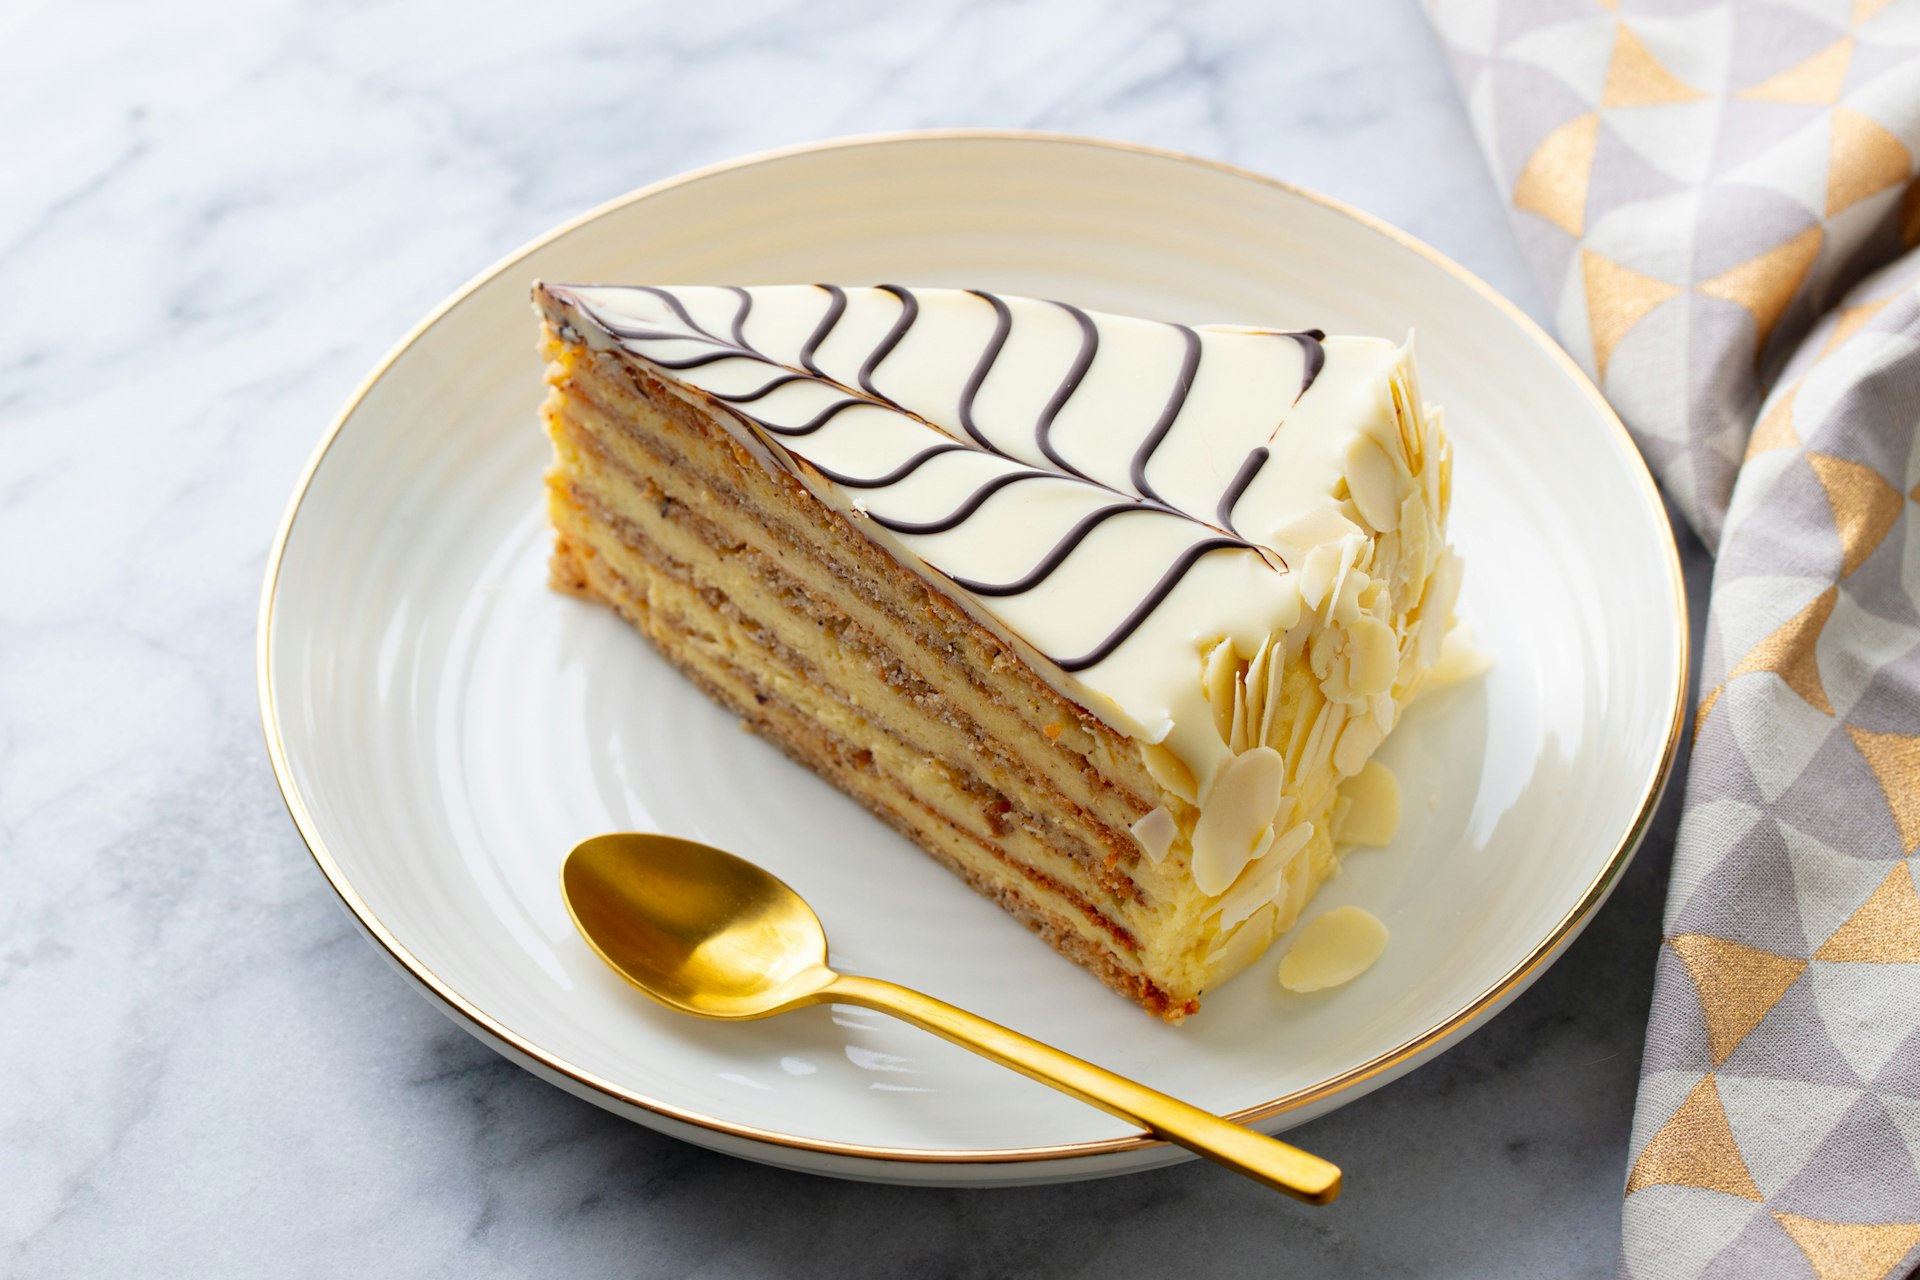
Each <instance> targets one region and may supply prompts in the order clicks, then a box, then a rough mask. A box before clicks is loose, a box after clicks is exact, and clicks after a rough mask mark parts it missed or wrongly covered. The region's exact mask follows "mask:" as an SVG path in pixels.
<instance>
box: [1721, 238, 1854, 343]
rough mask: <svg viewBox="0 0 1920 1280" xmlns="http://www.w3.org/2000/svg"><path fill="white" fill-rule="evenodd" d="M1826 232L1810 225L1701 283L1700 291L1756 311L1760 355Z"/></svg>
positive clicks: (1815, 255)
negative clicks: (1782, 241)
mask: <svg viewBox="0 0 1920 1280" xmlns="http://www.w3.org/2000/svg"><path fill="white" fill-rule="evenodd" d="M1823 234H1824V233H1823V232H1822V230H1821V228H1819V227H1818V226H1812V227H1808V228H1807V229H1806V230H1805V231H1802V232H1801V233H1800V234H1799V235H1797V236H1795V237H1794V238H1793V239H1791V240H1788V241H1786V242H1785V243H1784V244H1777V245H1775V246H1774V247H1773V248H1771V249H1769V250H1767V251H1766V252H1765V253H1762V254H1759V255H1757V256H1755V257H1752V258H1749V259H1747V260H1746V261H1745V262H1743V263H1741V264H1740V265H1738V266H1736V267H1733V268H1731V269H1729V270H1726V271H1722V272H1721V273H1720V274H1719V275H1717V276H1715V277H1713V278H1712V279H1711V280H1707V281H1705V282H1703V283H1702V284H1701V285H1700V292H1702V293H1704V294H1706V295H1708V296H1709V297H1714V298H1721V299H1724V300H1725V301H1727V302H1733V303H1738V304H1739V305H1740V306H1743V307H1745V308H1746V309H1747V310H1749V311H1751V312H1752V313H1753V320H1754V323H1755V324H1756V325H1757V326H1759V330H1760V336H1759V341H1758V344H1757V347H1756V351H1755V355H1756V357H1757V355H1758V353H1759V350H1762V349H1764V348H1765V347H1766V345H1767V339H1768V338H1769V337H1770V336H1771V335H1772V334H1773V326H1775V325H1776V324H1779V323H1780V317H1781V316H1783V315H1785V314H1786V310H1787V304H1788V303H1789V302H1792V301H1793V295H1794V294H1796V293H1798V292H1799V291H1800V286H1801V284H1802V283H1803V282H1804V281H1805V280H1806V278H1807V273H1808V272H1809V271H1811V270H1813V260H1814V259H1815V258H1817V257H1818V256H1819V255H1820V240H1821V237H1822V235H1823Z"/></svg>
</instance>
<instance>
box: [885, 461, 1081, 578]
mask: <svg viewBox="0 0 1920 1280" xmlns="http://www.w3.org/2000/svg"><path fill="white" fill-rule="evenodd" d="M1058 479H1060V477H1059V476H1057V475H1055V474H1054V473H1053V472H1051V471H1040V470H1037V469H1035V468H1028V469H1027V470H1025V471H1003V472H1001V473H1000V474H999V475H997V476H995V477H993V478H992V479H991V480H989V481H987V482H986V483H985V484H983V485H981V486H980V487H979V488H978V489H975V490H974V491H973V492H972V493H970V494H968V495H967V496H966V498H965V500H963V501H962V502H961V503H960V505H959V506H957V507H955V508H954V509H953V510H952V511H950V512H948V513H947V514H946V515H944V516H941V517H940V518H939V519H937V520H898V519H894V518H893V517H891V516H879V515H875V514H873V513H872V512H868V513H867V519H869V520H871V521H873V522H874V523H875V524H877V525H879V526H880V527H881V528H882V529H891V530H893V532H895V533H914V534H929V533H945V532H947V531H948V530H949V529H958V528H959V527H960V526H961V525H963V524H965V523H966V522H967V521H968V520H970V519H972V518H973V513H974V512H976V511H978V510H979V509H980V508H981V507H982V506H983V505H984V504H985V503H986V501H987V499H988V498H991V497H992V496H993V495H994V494H996V493H998V492H1000V491H1001V490H1002V489H1004V488H1006V487H1007V486H1008V485H1013V484H1019V483H1020V482H1021V481H1022V480H1058ZM941 572H942V573H946V576H947V578H948V579H949V580H950V581H955V582H957V581H959V579H957V578H954V576H953V575H952V574H951V573H947V571H946V570H944V569H942V570H941Z"/></svg>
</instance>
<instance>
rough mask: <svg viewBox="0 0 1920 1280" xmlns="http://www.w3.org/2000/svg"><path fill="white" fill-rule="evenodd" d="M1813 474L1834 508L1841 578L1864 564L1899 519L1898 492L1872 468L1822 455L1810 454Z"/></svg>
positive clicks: (1830, 505)
mask: <svg viewBox="0 0 1920 1280" xmlns="http://www.w3.org/2000/svg"><path fill="white" fill-rule="evenodd" d="M1807 461H1808V462H1810V463H1812V464H1813V474H1814V475H1815V476H1817V477H1818V478H1819V480H1820V487H1821V488H1822V489H1824V490H1826V494H1827V505H1828V506H1829V507H1831V508H1833V527H1834V531H1835V532H1837V533H1838V534H1839V535H1840V576H1841V577H1843V578H1844V577H1846V576H1847V575H1848V574H1850V573H1852V572H1853V571H1854V570H1855V569H1858V568H1859V567H1860V566H1861V565H1863V564H1865V563H1866V561H1867V557H1868V556H1870V555H1872V554H1873V552H1874V549H1875V548H1876V547H1878V546H1879V545H1880V543H1881V542H1882V541H1883V540H1884V539H1885V538H1886V536H1887V532H1888V530H1890V529H1892V528H1893V526H1894V522H1895V521H1897V520H1899V519H1900V505H1901V504H1900V491H1899V490H1898V489H1896V488H1894V487H1893V486H1892V485H1890V484H1888V483H1887V481H1886V478H1885V477H1884V476H1882V475H1881V474H1880V473H1879V472H1878V471H1875V470H1874V469H1873V468H1872V467H1869V466H1866V465H1864V464H1862V463H1858V462H1850V461H1848V460H1847V459H1845V458H1835V457H1833V456H1831V455H1829V454H1824V453H1810V454H1808V455H1807Z"/></svg>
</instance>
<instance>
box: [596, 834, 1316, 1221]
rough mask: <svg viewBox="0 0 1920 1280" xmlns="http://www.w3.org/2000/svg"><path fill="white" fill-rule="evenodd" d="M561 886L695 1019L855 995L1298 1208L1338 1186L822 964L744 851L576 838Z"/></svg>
mask: <svg viewBox="0 0 1920 1280" xmlns="http://www.w3.org/2000/svg"><path fill="white" fill-rule="evenodd" d="M560 890H561V895H562V896H563V897H565V898H566V901H567V911H568V912H569V913H571V914H572V916H573V923H574V924H575V925H576V926H578V928H579V930H580V932H581V934H582V935H583V936H584V937H585V938H586V940H587V942H588V944H589V945H590V946H592V947H593V949H594V950H595V951H597V952H599V953H600V958H601V959H602V960H605V961H606V962H607V963H608V964H610V965H612V966H613V968H614V971H615V972H617V973H618V974H619V975H620V976H621V977H623V978H625V979H626V980H627V981H628V982H631V983H632V984H633V985H634V986H636V987H638V988H640V990H641V991H643V992H645V993H646V994H647V995H648V996H651V997H652V998H653V999H655V1000H657V1001H659V1002H660V1003H661V1004H664V1005H666V1006H667V1007H668V1008H670V1009H678V1010H680V1011H681V1012H682V1013H691V1014H696V1015H698V1016H699V1017H702V1018H723V1019H748V1018H766V1017H771V1016H772V1015H773V1014H776V1013H785V1012H786V1011H787V1010H789V1009H798V1008H801V1007H802V1006H805V1005H810V1004H825V1003H839V1004H857V1005H865V1006H866V1007H867V1008H869V1009H878V1010H880V1011H881V1012H882V1013H890V1014H893V1015H894V1016H895V1017H898V1018H905V1019H906V1020H907V1021H908V1022H911V1023H913V1024H915V1025H916V1026H919V1027H923V1028H925V1029H926V1030H928V1031H931V1032H933V1033H934V1034H935V1035H938V1036H944V1037H946V1038H947V1039H948V1040H951V1041H953V1042H954V1043H955V1044H957V1045H960V1046H961V1047H963V1048H966V1049H971V1050H973V1051H974V1052H975V1053H978V1054H982V1055H984V1056H986V1057H989V1058H992V1059H993V1060H994V1061H995V1062H998V1063H1001V1064H1002V1065H1004V1066H1009V1067H1012V1068H1013V1069H1014V1070H1015V1071H1018V1072H1021V1073H1022V1074H1024V1075H1028V1076H1032V1077H1033V1078H1034V1079H1035V1080H1038V1081H1040V1082H1041V1083H1042V1084H1049V1085H1052V1086H1053V1087H1054V1088H1056V1089H1059V1090H1060V1091H1061V1092H1063V1093H1070V1094H1072V1095H1073V1096H1074V1097H1076V1098H1078V1099H1080V1100H1081V1101H1082V1102H1090V1103H1092V1104H1093V1105H1094V1106H1096V1107H1099V1108H1101V1109H1102V1110H1105V1111H1111V1112H1112V1113H1113V1114H1114V1115H1117V1116H1119V1117H1120V1118H1121V1119H1123V1120H1126V1121H1128V1122H1130V1123H1132V1124H1137V1125H1139V1126H1140V1127H1141V1128H1143V1129H1148V1130H1151V1131H1152V1132H1153V1133H1155V1134H1157V1135H1158V1136H1160V1137H1162V1138H1165V1139H1167V1140H1168V1141H1169V1142H1177V1143H1179V1144H1180V1145H1181V1146H1183V1147H1185V1148H1187V1150H1189V1151H1195V1152H1198V1153H1199V1154H1201V1155H1203V1156H1205V1157H1207V1159H1209V1160H1213V1161H1217V1162H1218V1163H1220V1164H1223V1165H1225V1166H1227V1168H1229V1169H1232V1170H1233V1171H1234V1172H1236V1173H1241V1174H1244V1175H1246V1176H1247V1177H1249V1178H1252V1179H1253V1180H1254V1181H1255V1182H1262V1183H1265V1184H1266V1185H1267V1186H1269V1187H1272V1188H1273V1189H1274V1190H1276V1191H1284V1192H1286V1193H1287V1194H1288V1195H1290V1196H1294V1197H1297V1198H1298V1199H1301V1200H1305V1201H1306V1202H1307V1203H1309V1204H1329V1203H1331V1202H1332V1201H1333V1199H1334V1197H1336V1196H1338V1195H1339V1194H1340V1170H1339V1168H1338V1167H1337V1166H1335V1165H1332V1164H1329V1163H1328V1162H1326V1161H1325V1160H1322V1159H1320V1157H1318V1156H1315V1155H1309V1154H1308V1153H1307V1152H1305V1151H1302V1150H1300V1149H1299V1148H1297V1147H1290V1146H1288V1145H1287V1144H1286V1143H1284V1142H1278V1141H1275V1140H1274V1139H1272V1138H1269V1137H1267V1136H1265V1135H1264V1134H1259V1133H1255V1132H1254V1131H1253V1130H1251V1129H1247V1128H1244V1127H1242V1126H1240V1125H1237V1124H1233V1123H1231V1122H1229V1121H1226V1120H1222V1119H1221V1118H1220V1117H1219V1116H1215V1115H1209V1114H1208V1113H1207V1112H1205V1111H1202V1110H1200V1109H1199V1108H1198V1107H1193V1106H1189V1105H1188V1104H1186V1103H1184V1102H1181V1101H1179V1100H1178V1099H1176V1098H1170V1097H1168V1096H1167V1095H1166V1094H1164V1093H1161V1092H1159V1091H1158V1090H1155V1089H1149V1088H1147V1087H1146V1086H1145V1085H1143V1084H1136V1083H1135V1082H1133V1081H1132V1080H1129V1079H1127V1078H1126V1077H1124V1076H1117V1075H1115V1074H1114V1073H1113V1072H1111V1071H1107V1070H1104V1069H1103V1068H1100V1067H1096V1066H1094V1065H1093V1064H1092V1063H1090V1062H1083V1061H1081V1060H1080V1059H1079V1058H1076V1057H1074V1056H1073V1055H1071V1054H1067V1053H1062V1052H1061V1051H1060V1050H1058V1049H1054V1048H1050V1047H1048V1046H1047V1045H1044V1044H1041V1043H1040V1042H1039V1041H1038V1040H1030V1039H1028V1038H1027V1037H1026V1036H1023V1035H1021V1034H1020V1033H1019V1032H1017V1031H1009V1030H1008V1029H1007V1028H1005V1027H1003V1026H1000V1025H998V1024H997V1023H993V1022H988V1021H987V1020H986V1019H985V1018H981V1017H977V1016H976V1015H974V1014H971V1013H968V1012H966V1011H965V1010H964V1009H956V1008H955V1007H954V1006H952V1005H950V1004H947V1003H945V1002H944V1001H941V1000H936V999H934V998H933V997H932V996H927V995H922V994H920V993H919V992H918V991H911V990H909V989H907V988H906V987H902V986H896V985H895V984H894V983H891V982H883V981H881V980H880V979H878V978H863V977H859V976H857V975H853V974H840V973H835V972H834V971H833V970H831V969H829V968H827V934H826V930H825V929H823V928H822V927H821V925H820V918H819V917H818V916H816V915H815V914H814V913H813V910H812V908H810V907H808V906H807V904H806V901H805V899H803V898H801V897H800V895H799V894H797V893H795V892H794V891H793V890H792V889H790V888H788V887H787V886H786V885H785V884H783V883H782V882H781V881H779V880H778V879H776V878H774V877H773V876H772V875H770V874H768V873H767V872H765V871H763V870H761V869H760V868H759V867H757V866H755V865H754V864H753V863H751V862H748V861H747V860H746V859H744V858H736V857H735V856H733V855H732V854H730V853H724V852H722V851H721V850H719V849H715V848H712V847H711V846H709V845H704V844H696V843H694V842H693V841H691V840H677V839H675V838H674V837H672V836H656V835H641V834H637V833H624V834H618V835H606V836H595V837H593V838H592V839H591V840H583V841H581V842H580V843H579V844H577V845H575V846H574V848H573V852H571V853H569V854H568V855H567V861H566V865H565V866H563V867H562V868H561V871H560Z"/></svg>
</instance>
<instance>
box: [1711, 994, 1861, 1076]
mask: <svg viewBox="0 0 1920 1280" xmlns="http://www.w3.org/2000/svg"><path fill="white" fill-rule="evenodd" d="M1717 1074H1719V1075H1723V1076H1753V1077H1766V1078H1770V1079H1781V1080H1818V1081H1820V1082H1821V1083H1823V1084H1838V1085H1860V1086H1862V1087H1864V1086H1865V1083H1866V1082H1865V1081H1863V1080H1861V1079H1860V1076H1859V1074H1858V1073H1857V1072H1855V1071H1854V1069H1853V1067H1852V1066H1851V1065H1850V1064H1849V1063H1848V1062H1847V1060H1846V1059H1845V1058H1844V1057H1842V1056H1841V1054H1840V1051H1839V1050H1838V1049H1836V1048H1834V1045H1833V1038H1832V1037H1831V1036H1830V1035H1829V1034H1828V1033H1827V1027H1826V1023H1825V1022H1824V1021H1823V1020H1822V1019H1821V1017H1820V1010H1819V1007H1818V1006H1817V1005H1816V1004H1815V1003H1814V1000H1813V988H1812V986H1811V985H1810V984H1809V983H1808V982H1807V980H1806V978H1805V976H1802V977H1801V979H1800V980H1799V981H1798V982H1796V983H1794V984H1793V985H1792V986H1791V987H1788V988H1787V993H1786V994H1785V995H1783V996H1781V997H1780V1003H1779V1004H1776V1005H1775V1006H1773V1008H1772V1009H1770V1010H1769V1011H1768V1012H1767V1016H1766V1017H1764V1018H1762V1019H1761V1020H1760V1025H1759V1026H1757V1027H1755V1028H1754V1029H1753V1030H1752V1031H1751V1032H1749V1033H1748V1034H1747V1037H1746V1039H1744V1040H1742V1041H1741V1042H1740V1047H1739V1048H1737V1049H1735V1050H1734V1051H1733V1052H1732V1053H1731V1054H1729V1055H1728V1056H1727V1060H1726V1061H1725V1062H1723V1063H1721V1064H1720V1068H1719V1071H1718V1073H1717Z"/></svg>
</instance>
